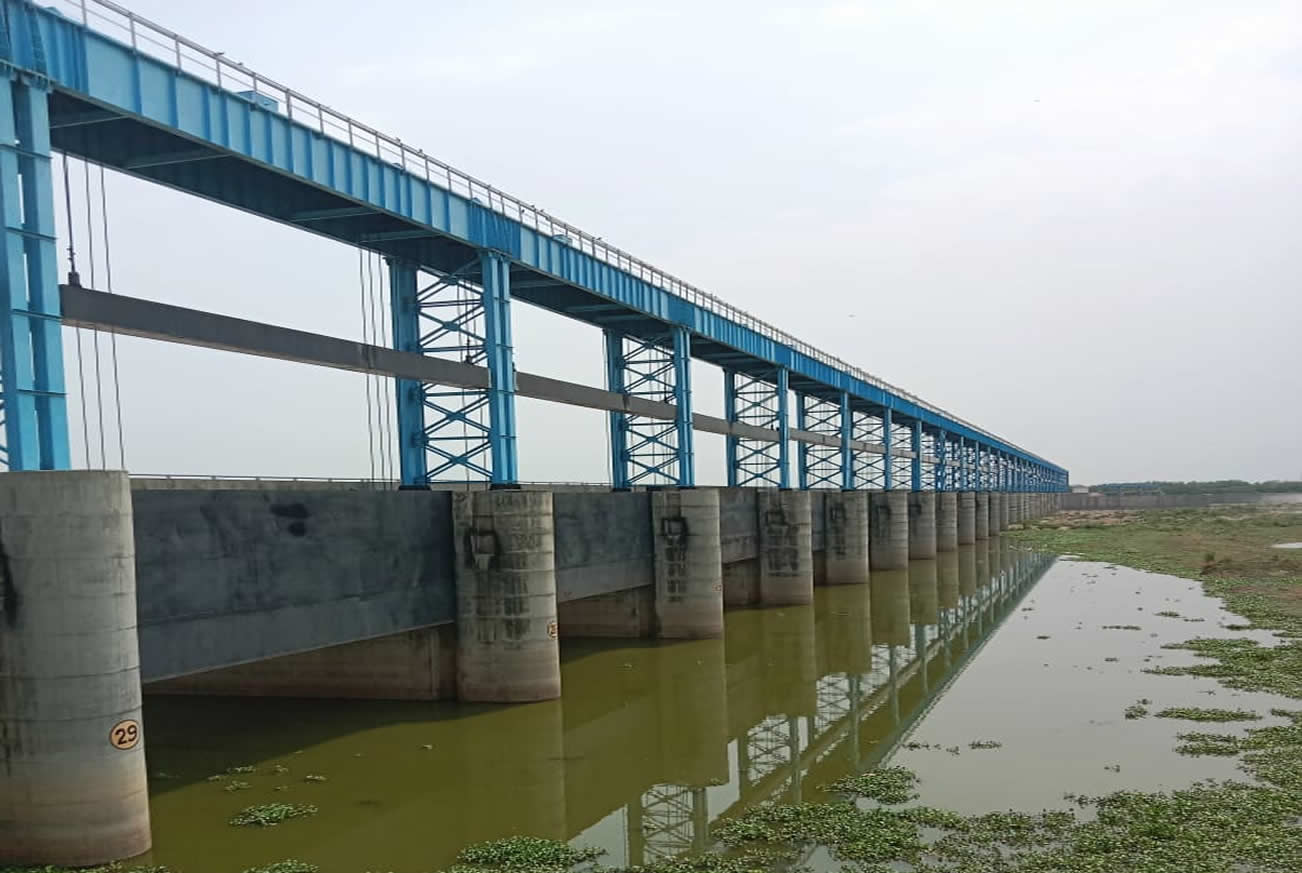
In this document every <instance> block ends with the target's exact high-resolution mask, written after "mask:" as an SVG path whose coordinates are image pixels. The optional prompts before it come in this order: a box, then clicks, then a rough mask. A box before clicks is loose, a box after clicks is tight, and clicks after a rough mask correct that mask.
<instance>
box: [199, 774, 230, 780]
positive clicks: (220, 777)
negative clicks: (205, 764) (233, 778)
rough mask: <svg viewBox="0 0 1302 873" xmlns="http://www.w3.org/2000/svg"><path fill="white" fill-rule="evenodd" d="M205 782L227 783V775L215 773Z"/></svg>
mask: <svg viewBox="0 0 1302 873" xmlns="http://www.w3.org/2000/svg"><path fill="white" fill-rule="evenodd" d="M204 781H205V782H225V781H226V774H225V773H214V774H212V775H211V776H209V777H208V778H207V779H205V780H204Z"/></svg>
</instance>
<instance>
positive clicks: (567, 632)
mask: <svg viewBox="0 0 1302 873" xmlns="http://www.w3.org/2000/svg"><path fill="white" fill-rule="evenodd" d="M556 619H557V621H558V622H560V635H561V639H570V638H579V637H592V638H596V639H602V638H610V639H637V638H640V637H649V636H653V635H654V634H655V628H656V591H655V587H654V586H651V585H643V586H642V587H641V588H630V589H628V590H627V591H612V592H611V593H610V594H598V595H596V596H595V597H580V598H578V599H577V600H566V601H563V602H558V603H557V604H556Z"/></svg>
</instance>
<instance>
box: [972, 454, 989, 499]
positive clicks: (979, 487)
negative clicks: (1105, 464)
mask: <svg viewBox="0 0 1302 873" xmlns="http://www.w3.org/2000/svg"><path fill="white" fill-rule="evenodd" d="M972 445H973V448H974V449H975V451H976V463H975V464H974V465H973V466H974V467H976V471H975V475H976V483H975V484H976V487H975V489H974V490H976V491H984V490H986V487H987V482H986V476H985V467H983V466H982V465H983V464H984V459H983V458H982V457H981V443H978V442H974V443H973V444H972Z"/></svg>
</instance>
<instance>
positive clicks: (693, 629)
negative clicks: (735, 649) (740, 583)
mask: <svg viewBox="0 0 1302 873" xmlns="http://www.w3.org/2000/svg"><path fill="white" fill-rule="evenodd" d="M651 524H652V533H653V536H654V541H655V613H656V635H657V636H659V637H661V638H662V639H713V638H718V637H722V636H723V561H722V560H721V555H720V544H719V492H718V491H715V490H714V489H711V488H702V489H699V490H698V489H682V490H679V489H675V490H672V491H657V492H655V493H653V494H652V495H651ZM720 657H722V655H721V656H720ZM720 669H722V666H720Z"/></svg>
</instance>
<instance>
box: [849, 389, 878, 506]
mask: <svg viewBox="0 0 1302 873" xmlns="http://www.w3.org/2000/svg"><path fill="white" fill-rule="evenodd" d="M852 422H853V423H852V425H851V433H850V436H851V438H852V439H854V440H856V441H858V442H866V443H873V444H875V445H880V446H884V445H885V444H886V438H885V436H883V434H884V433H885V429H884V426H883V422H882V418H881V416H880V415H876V414H873V413H870V412H861V411H859V410H857V409H856V410H855V411H854V418H853V420H852ZM853 463H854V487H855V488H869V489H879V488H885V487H886V455H884V454H878V453H877V452H855V453H854V461H853Z"/></svg>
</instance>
